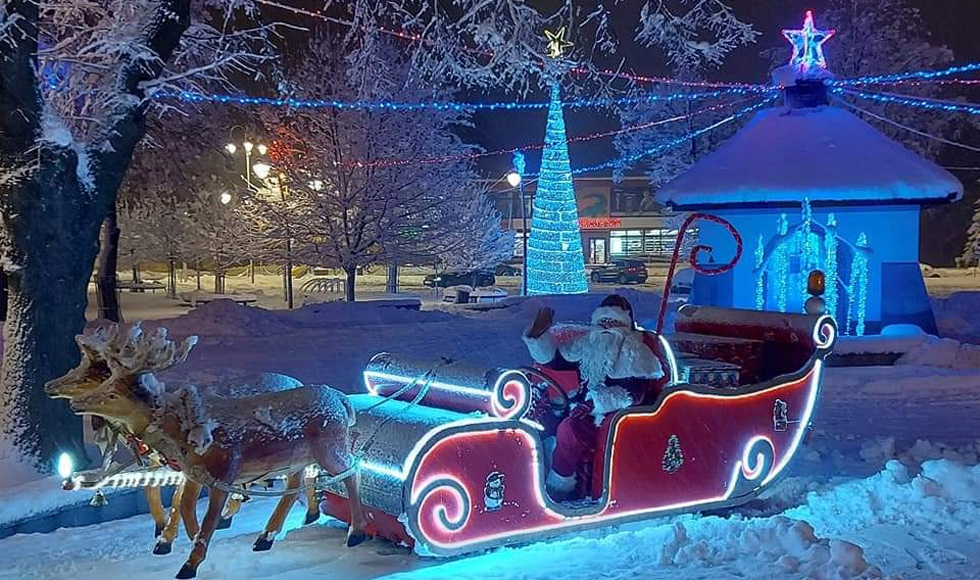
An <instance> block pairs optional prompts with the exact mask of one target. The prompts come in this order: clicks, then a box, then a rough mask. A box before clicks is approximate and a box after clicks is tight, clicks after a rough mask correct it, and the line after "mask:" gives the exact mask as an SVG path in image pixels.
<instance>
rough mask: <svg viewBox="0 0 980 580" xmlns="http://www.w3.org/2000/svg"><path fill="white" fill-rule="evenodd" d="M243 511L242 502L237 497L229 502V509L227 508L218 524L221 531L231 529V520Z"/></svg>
mask: <svg viewBox="0 0 980 580" xmlns="http://www.w3.org/2000/svg"><path fill="white" fill-rule="evenodd" d="M240 509H242V500H240V499H238V498H237V497H232V498H230V499H229V500H228V507H227V508H225V513H224V514H222V516H221V520H220V521H219V522H218V529H219V530H227V529H228V528H230V527H231V519H232V518H233V517H235V514H237V513H238V510H240Z"/></svg>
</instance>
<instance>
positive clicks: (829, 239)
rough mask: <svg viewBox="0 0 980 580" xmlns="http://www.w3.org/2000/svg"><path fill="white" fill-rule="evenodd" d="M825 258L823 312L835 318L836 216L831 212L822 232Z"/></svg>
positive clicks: (836, 293)
mask: <svg viewBox="0 0 980 580" xmlns="http://www.w3.org/2000/svg"><path fill="white" fill-rule="evenodd" d="M824 245H825V247H826V252H827V253H826V258H825V260H824V276H825V281H826V284H825V285H824V302H825V304H826V309H825V312H826V313H827V314H829V315H831V316H833V317H834V318H835V319H836V318H837V303H838V296H839V295H840V291H839V290H838V289H837V218H836V217H835V216H834V214H833V213H831V214H829V215H828V216H827V229H826V231H825V233H824Z"/></svg>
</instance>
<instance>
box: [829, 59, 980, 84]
mask: <svg viewBox="0 0 980 580" xmlns="http://www.w3.org/2000/svg"><path fill="white" fill-rule="evenodd" d="M974 71H980V62H971V63H968V64H962V65H959V66H951V67H949V68H944V69H942V70H921V71H915V72H907V73H896V74H887V75H876V76H863V77H857V78H853V79H839V80H835V81H830V83H829V84H831V85H833V86H837V87H841V86H852V85H876V84H888V83H891V82H895V81H905V80H911V79H936V78H941V77H948V76H951V75H956V74H960V73H968V72H974Z"/></svg>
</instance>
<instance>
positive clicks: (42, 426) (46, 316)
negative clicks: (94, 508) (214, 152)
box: [0, 0, 269, 470]
mask: <svg viewBox="0 0 980 580" xmlns="http://www.w3.org/2000/svg"><path fill="white" fill-rule="evenodd" d="M256 15H257V10H256V8H255V5H253V4H252V2H251V0H105V1H99V2H89V1H82V0H6V1H4V2H3V3H0V215H2V223H0V252H2V256H0V262H2V264H3V267H4V270H5V272H6V274H7V278H8V281H9V299H8V315H7V323H6V326H5V336H4V343H5V348H4V353H3V357H4V359H3V380H2V385H0V428H2V435H0V436H2V438H3V439H5V440H7V441H8V442H9V443H10V444H12V445H13V447H15V448H16V449H18V450H19V452H20V453H21V454H22V455H23V456H25V457H28V458H30V460H31V461H32V462H33V463H34V464H35V465H36V467H38V468H39V469H42V470H50V469H51V462H50V459H51V458H52V457H54V456H55V455H56V454H57V453H59V452H61V451H68V452H71V453H72V454H73V455H74V456H75V457H76V458H77V459H78V460H80V461H81V460H83V459H84V458H85V457H86V455H85V451H84V446H83V444H82V439H81V434H82V433H81V427H80V421H79V419H78V418H77V417H76V416H74V415H73V414H72V412H71V410H70V409H69V407H68V406H67V405H65V404H64V402H63V401H54V400H51V399H49V398H48V397H47V396H46V395H45V394H44V392H43V389H42V387H43V385H44V383H45V381H47V380H48V379H51V378H54V377H57V376H59V375H61V374H63V373H64V372H65V371H66V370H68V369H69V368H71V367H72V366H73V365H74V364H75V362H76V361H77V357H78V350H77V347H76V346H75V344H74V341H73V340H72V338H73V336H74V335H75V334H76V333H79V332H81V330H82V328H83V326H84V323H85V318H84V312H85V305H86V288H87V285H88V281H89V276H90V274H91V272H92V266H93V263H94V261H95V257H96V253H97V251H98V246H99V228H100V226H101V224H102V222H103V220H104V218H105V217H106V215H108V213H109V212H110V210H111V208H112V207H113V206H114V204H115V201H116V195H117V193H118V190H119V186H120V184H121V182H122V180H123V177H124V174H125V172H126V169H127V167H128V165H129V163H130V160H131V158H132V155H133V151H134V149H135V147H136V145H137V144H138V143H139V141H140V140H141V139H142V138H143V135H144V133H145V130H146V118H147V115H148V114H150V113H151V109H152V108H153V101H151V100H149V99H148V98H147V96H148V94H149V93H151V92H153V91H158V90H187V89H191V90H193V89H199V88H202V87H204V86H212V87H213V86H221V85H224V87H225V88H226V89H227V88H228V87H229V86H230V83H228V81H227V79H228V78H229V77H228V76H227V75H229V74H232V73H234V74H236V75H237V74H241V73H246V74H247V73H249V72H252V71H254V70H255V67H256V66H257V65H259V64H260V62H261V61H262V60H263V59H264V58H265V55H266V54H267V52H268V50H269V45H268V43H267V42H266V40H265V38H266V37H267V33H268V32H269V28H268V27H266V26H263V25H254V26H253V25H250V24H248V23H251V22H254V17H255V16H256ZM236 25H237V26H236Z"/></svg>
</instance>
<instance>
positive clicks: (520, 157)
mask: <svg viewBox="0 0 980 580" xmlns="http://www.w3.org/2000/svg"><path fill="white" fill-rule="evenodd" d="M512 162H513V164H514V170H513V171H511V172H510V173H508V174H507V183H509V184H510V186H511V187H519V188H520V191H521V230H522V231H521V248H522V249H523V255H522V256H521V266H522V271H521V286H522V291H521V295H523V296H527V235H528V231H527V200H525V199H524V180H523V179H522V177H521V176H522V175H524V169H525V168H526V164H525V162H524V154H523V153H521V152H520V151H514V157H513V160H512Z"/></svg>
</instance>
